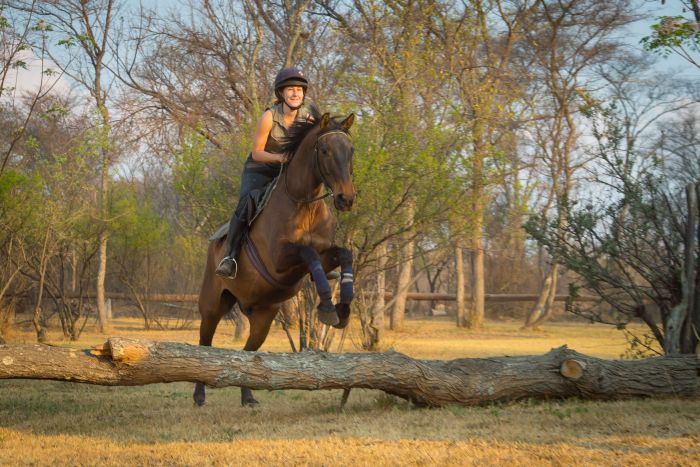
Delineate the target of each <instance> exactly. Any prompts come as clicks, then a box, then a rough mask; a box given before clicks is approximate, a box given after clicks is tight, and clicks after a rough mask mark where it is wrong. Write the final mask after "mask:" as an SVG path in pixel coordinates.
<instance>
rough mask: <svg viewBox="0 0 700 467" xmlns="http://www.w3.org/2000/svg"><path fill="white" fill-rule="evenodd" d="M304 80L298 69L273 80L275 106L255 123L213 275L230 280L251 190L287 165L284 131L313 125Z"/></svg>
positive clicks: (313, 113)
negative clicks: (298, 124) (225, 244)
mask: <svg viewBox="0 0 700 467" xmlns="http://www.w3.org/2000/svg"><path fill="white" fill-rule="evenodd" d="M308 84H309V82H308V80H307V79H306V77H305V76H304V74H303V73H302V72H301V71H300V70H299V69H298V68H294V67H292V68H285V69H283V70H281V71H280V72H279V73H277V76H276V77H275V97H276V98H277V100H276V101H275V104H274V105H273V106H272V107H271V108H269V109H266V110H265V112H264V113H263V114H262V117H260V121H258V126H257V128H256V130H255V135H254V136H253V149H252V151H251V152H250V154H249V155H248V159H247V160H246V162H245V166H244V168H243V175H242V176H241V192H240V196H239V200H238V206H237V207H236V210H235V212H234V213H233V217H231V222H230V224H229V230H228V235H227V240H228V253H227V254H226V256H224V257H223V258H222V260H221V262H219V265H218V266H217V268H216V273H217V274H218V275H219V276H222V277H227V278H230V279H233V278H234V277H236V272H237V270H238V264H237V263H236V257H237V256H238V252H239V251H240V246H241V240H242V239H243V235H244V234H245V232H246V230H247V228H248V222H249V221H250V218H251V217H252V216H253V215H254V212H253V211H254V208H255V206H254V202H253V201H252V199H253V196H251V194H253V195H254V193H252V192H253V190H261V189H264V187H265V186H266V185H267V184H268V183H270V182H271V181H272V180H273V179H274V178H275V177H276V176H277V175H278V174H279V173H280V165H281V164H284V163H286V162H287V159H288V157H289V155H288V154H284V153H283V151H282V147H283V144H284V143H285V141H286V139H287V130H288V129H289V127H291V126H292V124H293V123H294V122H299V121H314V120H316V119H318V118H319V116H320V112H319V111H318V109H317V108H316V106H315V105H314V104H312V103H305V101H304V97H305V96H306V89H307V87H308Z"/></svg>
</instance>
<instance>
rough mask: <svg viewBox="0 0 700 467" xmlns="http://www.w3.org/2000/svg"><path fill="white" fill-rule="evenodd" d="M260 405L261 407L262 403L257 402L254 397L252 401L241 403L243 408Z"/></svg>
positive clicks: (245, 400)
mask: <svg viewBox="0 0 700 467" xmlns="http://www.w3.org/2000/svg"><path fill="white" fill-rule="evenodd" d="M258 405H260V402H258V401H257V400H255V398H252V397H251V398H250V399H243V400H242V401H241V406H243V407H257V406H258Z"/></svg>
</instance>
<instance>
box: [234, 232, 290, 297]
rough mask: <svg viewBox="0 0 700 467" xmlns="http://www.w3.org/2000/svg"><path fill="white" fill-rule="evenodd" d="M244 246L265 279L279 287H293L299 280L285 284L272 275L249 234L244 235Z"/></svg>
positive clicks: (254, 265)
mask: <svg viewBox="0 0 700 467" xmlns="http://www.w3.org/2000/svg"><path fill="white" fill-rule="evenodd" d="M243 248H245V251H246V253H247V254H248V257H249V258H250V262H251V263H253V267H255V270H256V271H258V272H259V273H260V275H261V276H262V277H263V279H265V280H266V281H267V283H268V284H270V285H271V286H273V287H276V288H278V289H291V288H292V287H294V286H295V285H296V284H297V282H298V281H295V282H294V283H293V284H283V283H282V282H280V281H278V280H277V279H275V278H274V277H272V275H271V274H270V272H269V271H268V270H267V268H266V267H265V263H263V261H262V258H260V253H259V252H258V249H257V248H256V247H255V243H253V240H252V239H251V238H250V236H248V235H246V236H245V237H243Z"/></svg>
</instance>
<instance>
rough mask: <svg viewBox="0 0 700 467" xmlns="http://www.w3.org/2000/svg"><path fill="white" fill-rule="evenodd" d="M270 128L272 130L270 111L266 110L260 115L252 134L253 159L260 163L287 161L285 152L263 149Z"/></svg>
mask: <svg viewBox="0 0 700 467" xmlns="http://www.w3.org/2000/svg"><path fill="white" fill-rule="evenodd" d="M270 130H272V112H271V111H269V110H266V111H265V112H264V113H263V114H262V117H260V121H259V122H258V127H257V128H256V129H255V135H253V150H252V151H251V152H252V154H253V160H254V161H255V162H261V163H278V164H282V163H284V162H287V156H286V155H285V154H274V153H271V152H267V151H265V144H267V138H268V136H269V135H270Z"/></svg>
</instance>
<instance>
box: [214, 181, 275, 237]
mask: <svg viewBox="0 0 700 467" xmlns="http://www.w3.org/2000/svg"><path fill="white" fill-rule="evenodd" d="M281 176H282V172H281V171H280V174H279V175H277V176H276V177H275V178H273V179H272V181H271V182H270V183H268V184H267V185H266V186H265V189H264V190H254V191H255V192H256V193H255V199H253V200H252V202H253V204H254V205H255V210H254V212H253V215H252V216H251V218H250V219H248V228H250V227H252V226H253V222H254V221H255V219H257V218H258V216H259V215H260V213H261V212H262V211H263V209H264V208H265V206H267V203H268V201H270V198H271V197H272V192H273V191H274V190H275V188H276V187H277V182H278V181H279V179H280V177H281ZM228 226H229V223H228V222H227V223H225V224H224V225H222V226H221V227H219V228H218V229H217V230H216V232H214V234H213V235H212V236H210V237H209V241H210V242H213V241H215V240H220V239H222V238H224V237H225V236H226V234H228Z"/></svg>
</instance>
